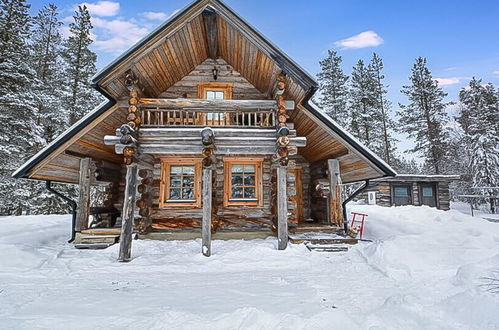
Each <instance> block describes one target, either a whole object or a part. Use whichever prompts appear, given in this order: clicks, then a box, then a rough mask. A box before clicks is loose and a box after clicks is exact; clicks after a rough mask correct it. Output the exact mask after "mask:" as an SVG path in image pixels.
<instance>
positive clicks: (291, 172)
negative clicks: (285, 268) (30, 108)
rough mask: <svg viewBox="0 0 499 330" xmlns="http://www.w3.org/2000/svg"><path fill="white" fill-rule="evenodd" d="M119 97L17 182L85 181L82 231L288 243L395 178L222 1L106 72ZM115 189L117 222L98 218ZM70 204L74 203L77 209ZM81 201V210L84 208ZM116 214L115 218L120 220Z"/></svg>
mask: <svg viewBox="0 0 499 330" xmlns="http://www.w3.org/2000/svg"><path fill="white" fill-rule="evenodd" d="M93 84H94V86H95V88H96V89H97V90H98V91H99V92H100V93H102V94H103V95H104V96H105V97H106V98H107V99H108V100H107V101H106V102H104V103H102V104H101V105H99V106H98V107H96V108H95V109H94V110H92V111H90V112H89V113H88V114H87V115H86V116H84V117H83V118H81V120H79V121H78V122H77V123H76V124H75V125H73V126H72V127H71V128H69V129H68V130H67V131H66V132H65V133H63V134H62V135H61V136H59V137H58V138H57V139H55V140H54V141H53V142H52V143H50V144H49V145H48V146H47V147H46V148H44V149H43V150H41V151H40V152H39V153H38V154H36V155H35V156H34V157H32V158H31V159H30V160H28V161H27V162H26V163H25V164H24V165H23V166H22V167H20V168H19V169H18V170H17V171H16V172H15V173H14V174H13V176H14V177H16V178H29V179H36V180H44V181H47V186H48V188H49V189H51V191H53V192H54V193H56V194H57V192H56V191H54V189H52V188H51V187H50V182H52V181H53V182H65V183H73V184H78V185H79V197H78V201H77V203H74V204H76V205H77V206H76V212H75V217H74V232H75V233H76V235H77V236H78V235H80V236H81V235H98V234H102V233H104V234H106V233H107V234H109V233H114V234H115V235H119V236H120V255H119V260H121V261H127V260H130V256H131V253H130V251H131V250H130V249H131V238H132V234H133V233H137V235H138V237H139V238H146V239H147V238H149V239H150V238H153V239H154V238H158V239H192V238H196V237H202V253H203V254H204V255H206V256H209V255H210V253H211V245H210V242H211V238H212V235H213V237H214V238H221V239H224V238H255V237H266V236H277V242H278V244H277V246H278V249H285V248H286V246H287V243H288V234H289V233H290V232H293V231H295V230H299V228H305V227H306V228H311V227H314V226H315V227H314V228H315V229H316V230H319V231H320V230H328V229H331V228H343V230H346V229H347V228H346V227H345V226H346V221H345V216H344V210H342V204H343V203H342V201H341V193H340V185H341V184H346V183H352V182H357V181H367V180H370V179H374V178H381V177H386V176H393V175H395V172H394V171H393V170H392V169H391V168H390V166H388V165H387V164H386V163H384V162H383V161H382V160H381V159H380V158H378V157H377V156H376V155H375V154H374V153H372V152H371V151H370V150H369V149H367V148H366V147H365V146H363V145H362V144H361V143H359V142H358V141H357V140H356V139H355V138H353V137H352V136H351V135H350V134H349V133H348V132H346V131H345V130H344V129H343V128H341V127H339V126H338V125H337V124H336V123H335V122H334V121H333V120H331V119H330V118H329V117H328V116H326V115H324V114H323V112H322V111H321V110H320V109H319V108H318V107H317V106H315V105H314V104H313V103H312V102H311V101H310V100H311V98H312V96H313V95H314V93H315V92H316V90H317V89H318V85H317V83H316V81H315V80H314V78H313V77H312V76H311V75H310V74H308V73H307V72H306V71H305V70H304V69H302V68H301V67H300V66H299V65H298V64H297V63H295V62H294V61H293V60H292V59H291V58H290V57H289V56H287V55H286V54H285V53H284V52H283V51H282V50H280V49H279V48H278V47H277V46H275V45H274V44H273V43H272V42H270V41H269V40H268V39H267V38H265V37H264V36H263V35H262V34H261V33H260V32H258V31H257V30H256V29H255V28H254V27H252V26H251V25H250V24H248V23H247V22H246V21H245V20H244V19H243V18H241V17H240V16H239V15H238V14H236V13H235V12H234V11H233V10H231V9H230V8H229V7H228V6H227V5H226V4H224V3H223V2H222V1H219V0H198V1H194V2H193V3H191V4H189V5H188V6H187V7H186V8H184V9H183V10H181V11H179V12H178V13H177V14H175V15H174V16H173V17H171V18H170V19H169V20H168V21H166V22H165V23H163V24H162V25H160V26H159V27H158V28H157V29H156V30H154V31H153V32H152V33H151V34H149V35H148V36H146V37H145V38H144V39H143V40H141V41H139V42H138V43H137V44H136V45H134V46H133V47H131V48H130V49H129V50H128V51H126V52H125V53H124V54H122V55H121V56H119V57H118V58H117V59H116V60H114V61H113V62H112V63H110V64H109V65H108V66H106V67H105V68H104V69H103V70H101V71H100V72H99V73H98V74H97V75H96V76H95V77H94V78H93ZM95 185H106V187H107V190H106V192H107V202H106V203H105V205H104V206H105V207H108V208H115V209H117V210H118V213H119V215H118V216H115V217H114V218H115V219H114V220H116V218H118V221H107V222H100V223H101V224H102V223H105V226H106V227H110V228H98V226H95V225H92V224H91V223H90V220H89V219H90V218H91V214H94V213H95V212H92V207H91V205H92V203H93V201H92V200H91V193H90V190H91V187H92V186H95ZM69 202H71V201H69ZM74 204H73V205H74ZM113 214H115V215H116V213H113Z"/></svg>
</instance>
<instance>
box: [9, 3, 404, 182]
mask: <svg viewBox="0 0 499 330" xmlns="http://www.w3.org/2000/svg"><path fill="white" fill-rule="evenodd" d="M211 57H217V58H219V59H222V60H224V61H226V62H227V64H228V65H229V66H231V67H232V68H233V69H234V70H235V71H237V72H239V73H240V74H241V75H242V77H244V78H245V79H246V80H247V81H248V82H249V83H250V84H251V85H252V86H254V87H255V88H256V89H257V90H258V91H259V92H260V93H261V95H264V96H267V97H271V96H272V95H274V92H275V89H276V82H277V79H276V77H277V75H278V74H279V73H281V72H282V73H285V74H286V79H287V86H288V88H287V89H286V95H285V96H286V98H287V99H292V100H294V101H295V102H296V104H297V111H293V112H292V115H291V120H292V121H293V122H294V123H295V127H296V130H297V132H298V133H299V135H301V136H307V140H308V145H310V146H315V147H314V148H315V149H316V150H318V151H319V152H314V153H313V155H309V156H308V157H309V158H310V159H311V160H319V159H326V158H338V159H340V162H341V161H342V160H343V162H344V163H345V164H347V163H348V164H350V163H352V162H353V163H357V165H356V166H355V170H352V171H351V175H349V174H348V171H344V174H345V177H344V182H351V181H359V180H364V179H369V178H375V177H382V176H392V175H394V174H395V172H394V171H393V170H392V169H391V168H390V167H389V166H388V165H387V164H385V163H384V162H383V161H382V160H380V159H379V158H378V157H377V156H376V155H374V154H373V153H372V152H371V151H370V150H369V149H367V148H366V147H364V146H363V145H362V144H360V143H359V142H358V141H357V140H356V139H355V138H353V137H352V136H351V135H350V134H348V133H347V132H346V131H344V130H343V129H342V128H340V127H339V126H338V125H337V124H336V123H334V122H333V121H331V120H330V119H329V118H328V117H327V116H325V115H324V114H323V113H322V112H321V111H320V109H318V108H316V107H315V106H314V105H313V104H311V103H309V102H308V101H309V99H310V98H311V97H312V96H313V94H314V93H315V91H316V90H317V83H316V82H315V80H314V79H313V78H312V77H311V76H310V75H309V74H308V73H307V72H306V71H304V70H303V69H302V68H301V67H300V66H299V65H297V64H296V63H295V62H294V61H293V60H291V59H290V58H289V57H288V56H287V55H286V54H285V53H284V52H282V51H281V50H280V49H279V48H277V47H276V46H275V45H274V44H272V43H271V42H270V41H269V40H267V39H266V38H265V37H264V36H262V35H261V34H260V33H259V32H258V31H257V30H256V29H254V28H253V27H252V26H251V25H249V24H248V23H247V22H246V21H244V20H243V19H242V18H241V17H239V16H238V15H237V14H236V13H235V12H234V11H232V10H231V9H230V8H228V7H227V6H226V5H225V4H223V3H222V2H221V1H219V0H200V1H195V2H193V3H191V4H190V5H188V6H187V7H186V8H184V9H183V10H182V11H181V12H179V13H177V14H176V15H174V16H173V17H172V18H171V19H170V20H169V21H167V22H165V23H164V24H162V25H161V26H160V27H158V28H157V29H156V30H155V31H153V32H152V33H151V34H150V35H148V36H147V37H145V38H144V39H143V40H141V41H140V42H138V43H137V44H136V45H135V46H134V47H132V48H131V49H130V50H128V51H127V52H125V53H124V54H123V55H122V56H120V57H119V58H117V59H116V60H115V61H113V62H112V63H111V64H110V65H108V66H107V67H106V68H104V69H103V70H102V71H101V72H100V73H98V74H97V75H96V76H95V77H94V79H93V81H94V84H95V87H96V89H98V90H99V91H100V92H101V93H103V94H104V95H105V96H106V97H108V98H109V99H110V101H109V102H107V103H106V104H103V105H101V106H99V107H98V108H96V109H95V110H94V111H92V112H91V113H90V114H88V115H87V116H85V118H83V119H82V120H80V121H79V122H78V123H77V124H75V125H74V126H73V127H71V128H70V129H69V130H68V131H67V132H65V133H64V134H63V135H62V136H61V137H59V138H58V139H56V140H55V141H54V142H53V143H51V144H50V145H49V146H47V148H45V149H44V150H42V151H41V152H39V153H38V154H37V155H35V156H34V157H33V158H32V159H30V160H29V161H28V162H27V163H26V164H24V165H23V166H22V167H21V168H20V169H19V170H17V171H16V172H15V173H14V176H15V177H28V178H34V179H41V180H47V179H52V180H55V181H66V182H75V180H76V178H77V175H78V171H79V168H77V166H76V164H77V158H74V155H83V156H84V155H85V154H86V151H85V150H86V149H88V150H92V151H93V152H95V150H97V151H98V152H99V153H100V155H101V156H102V157H103V159H106V158H107V160H108V161H113V157H114V156H116V155H113V150H112V148H110V147H108V146H104V145H103V144H102V141H103V137H104V135H109V134H111V135H112V134H113V133H114V132H113V130H114V129H115V128H116V127H119V123H123V122H125V120H124V116H126V115H125V112H124V111H117V109H119V103H118V104H116V102H117V101H120V100H122V99H123V98H124V97H126V95H127V94H128V90H127V88H126V85H125V81H124V80H125V76H126V73H127V72H132V73H133V74H134V75H136V76H137V77H138V78H139V80H140V81H141V83H142V84H143V88H144V94H145V95H146V96H149V97H158V96H161V94H162V93H164V92H165V91H167V90H168V89H170V88H172V86H174V85H175V84H178V83H179V82H180V81H182V79H184V78H185V77H187V76H188V75H189V74H191V73H192V72H193V71H194V70H195V69H196V67H197V66H199V65H202V64H203V62H205V61H206V60H207V59H209V58H211ZM86 133H91V134H86ZM68 149H69V152H68ZM340 149H341V152H340V153H338V151H337V150H340ZM345 150H346V151H347V154H343V153H344V151H345ZM305 153H306V151H305ZM94 154H95V153H94ZM68 157H73V158H71V161H68V160H67V159H66V158H68ZM341 157H343V158H341ZM63 158H65V159H63ZM118 158H119V157H116V160H117V159H118ZM61 164H64V166H66V167H67V169H68V170H70V171H69V172H71V173H72V175H71V178H69V177H68V176H67V175H66V176H64V175H63V174H62V173H60V172H62V171H59V172H58V173H59V174H61V175H52V173H55V172H54V171H56V172H57V171H58V167H60V165H61ZM44 166H45V167H46V168H43V167H44ZM344 167H345V168H347V167H346V166H344ZM59 170H60V168H59ZM40 173H41V174H40ZM43 173H45V175H42V174H43ZM47 173H49V174H50V175H49V174H47Z"/></svg>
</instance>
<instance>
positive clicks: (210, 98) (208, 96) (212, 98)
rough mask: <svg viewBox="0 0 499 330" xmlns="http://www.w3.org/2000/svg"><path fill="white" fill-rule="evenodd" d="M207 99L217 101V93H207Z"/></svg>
mask: <svg viewBox="0 0 499 330" xmlns="http://www.w3.org/2000/svg"><path fill="white" fill-rule="evenodd" d="M206 98H207V99H208V100H214V99H215V92H213V91H207V92H206Z"/></svg>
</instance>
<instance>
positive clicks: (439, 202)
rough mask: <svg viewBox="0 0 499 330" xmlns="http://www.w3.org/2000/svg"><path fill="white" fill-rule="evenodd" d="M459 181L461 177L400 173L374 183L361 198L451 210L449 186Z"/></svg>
mask: <svg viewBox="0 0 499 330" xmlns="http://www.w3.org/2000/svg"><path fill="white" fill-rule="evenodd" d="M459 179H460V176H459V175H419V174H398V175H397V176H395V177H386V178H381V179H374V180H371V181H370V182H369V187H368V188H367V189H366V190H365V192H364V193H363V194H362V195H361V197H362V198H363V199H364V200H365V201H366V203H368V204H372V205H380V206H401V205H416V206H419V205H428V206H430V207H436V208H437V209H440V210H449V208H450V192H449V184H450V183H451V182H452V181H458V180H459Z"/></svg>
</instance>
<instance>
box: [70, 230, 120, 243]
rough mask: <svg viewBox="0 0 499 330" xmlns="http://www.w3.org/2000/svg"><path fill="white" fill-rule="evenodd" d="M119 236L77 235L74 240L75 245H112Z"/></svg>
mask: <svg viewBox="0 0 499 330" xmlns="http://www.w3.org/2000/svg"><path fill="white" fill-rule="evenodd" d="M119 237H120V236H119V235H86V234H82V233H77V234H76V238H75V244H80V243H84V244H86V243H89V244H91V243H109V244H114V243H116V242H117V241H118V239H119Z"/></svg>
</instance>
